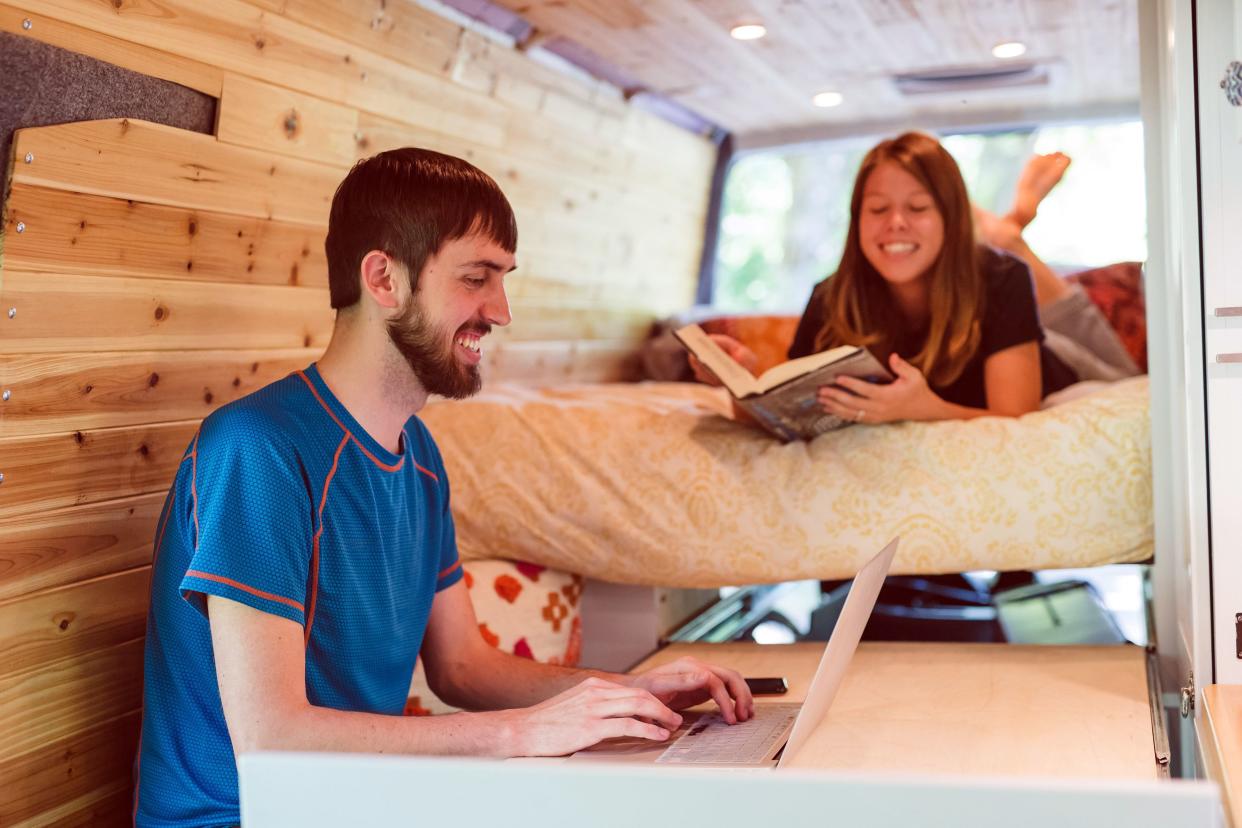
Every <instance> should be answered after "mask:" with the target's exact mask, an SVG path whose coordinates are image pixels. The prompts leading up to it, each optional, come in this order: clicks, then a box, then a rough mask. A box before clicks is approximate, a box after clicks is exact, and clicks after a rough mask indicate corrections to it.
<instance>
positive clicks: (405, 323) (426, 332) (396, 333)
mask: <svg viewBox="0 0 1242 828" xmlns="http://www.w3.org/2000/svg"><path fill="white" fill-rule="evenodd" d="M490 330H491V326H490V325H488V324H487V323H485V322H472V323H468V324H466V325H463V326H462V327H461V328H460V329H458V331H457V333H458V334H460V333H462V332H463V331H473V332H475V333H478V334H480V335H483V334H486V333H487V332H488V331H490ZM388 338H389V339H391V340H392V344H393V345H395V346H396V347H397V351H398V352H400V354H401V356H402V357H404V358H405V361H406V362H408V363H409V365H410V369H411V370H412V371H414V376H416V377H417V378H418V381H419V383H421V384H422V386H423V390H425V391H426V392H427V393H428V394H436V395H438V396H441V397H448V398H449V399H453V400H461V399H465V398H466V397H469V396H471V395H472V394H476V393H478V391H479V389H480V388H481V387H482V386H483V377H482V375H481V374H480V373H479V366H477V365H465V364H463V363H462V362H461V361H460V360H459V359H457V355H456V353H454V349H455V348H456V347H457V345H456V340H457V334H454V335H453V337H451V338H450V337H449V336H447V335H446V331H444V329H442V328H439V327H437V326H436V325H434V324H433V323H432V322H431V321H430V320H429V319H427V316H426V314H424V313H423V310H422V308H420V307H419V306H418V304H417V303H416V302H415V300H414V297H413V296H411V297H410V299H409V301H408V302H407V303H406V307H405V308H404V310H403V311H402V314H401V316H400V317H398V318H396V319H391V320H389V321H388Z"/></svg>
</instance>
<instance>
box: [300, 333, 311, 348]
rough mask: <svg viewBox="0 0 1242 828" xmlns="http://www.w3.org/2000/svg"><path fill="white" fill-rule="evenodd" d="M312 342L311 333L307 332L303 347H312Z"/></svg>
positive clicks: (303, 339)
mask: <svg viewBox="0 0 1242 828" xmlns="http://www.w3.org/2000/svg"><path fill="white" fill-rule="evenodd" d="M310 344H311V337H310V334H307V335H306V336H304V337H302V347H303V348H309V347H310Z"/></svg>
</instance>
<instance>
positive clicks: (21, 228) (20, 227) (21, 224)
mask: <svg viewBox="0 0 1242 828" xmlns="http://www.w3.org/2000/svg"><path fill="white" fill-rule="evenodd" d="M17 232H19V233H25V232H26V222H24V221H19V222H18V223H17Z"/></svg>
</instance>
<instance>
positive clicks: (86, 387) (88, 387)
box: [82, 383, 95, 394]
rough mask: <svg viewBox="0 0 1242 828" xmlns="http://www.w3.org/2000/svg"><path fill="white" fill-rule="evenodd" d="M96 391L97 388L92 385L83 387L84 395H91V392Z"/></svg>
mask: <svg viewBox="0 0 1242 828" xmlns="http://www.w3.org/2000/svg"><path fill="white" fill-rule="evenodd" d="M94 390H95V386H93V385H90V384H89V383H88V384H87V385H85V386H83V387H82V393H83V394H89V393H91V392H92V391H94Z"/></svg>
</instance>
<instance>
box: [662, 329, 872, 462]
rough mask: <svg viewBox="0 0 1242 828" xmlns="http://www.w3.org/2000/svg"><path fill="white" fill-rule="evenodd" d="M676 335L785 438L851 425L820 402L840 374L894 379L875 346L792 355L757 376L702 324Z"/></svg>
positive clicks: (744, 404) (804, 437)
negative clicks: (819, 397) (872, 348)
mask: <svg viewBox="0 0 1242 828" xmlns="http://www.w3.org/2000/svg"><path fill="white" fill-rule="evenodd" d="M673 335H674V336H676V337H677V340H678V341H679V342H681V344H682V345H684V346H685V347H686V350H688V351H690V353H692V354H694V355H695V356H696V357H698V359H699V361H700V362H702V363H703V365H704V366H706V368H707V369H708V370H709V371H711V372H712V373H713V374H715V375H716V378H717V379H719V380H720V381H721V382H722V383H724V387H725V388H726V389H728V391H729V393H730V394H732V395H733V399H734V400H736V401H737V404H738V405H739V406H741V407H742V408H743V409H745V410H746V411H747V413H749V414H750V415H751V416H752V417H754V418H755V420H756V422H758V423H759V424H760V425H762V426H763V427H764V428H766V429H767V430H768V431H770V432H772V433H773V434H775V435H776V436H777V437H779V438H781V439H782V440H785V441H786V442H789V441H792V440H810V439H811V438H812V437H818V436H819V435H820V434H823V433H824V432H826V431H832V430H833V429H837V428H841V427H842V426H847V425H850V421H849V420H842V419H841V418H840V417H837V416H836V415H833V414H828V413H827V412H825V411H824V409H822V408H821V407H820V405H819V403H818V402H817V401H816V399H815V396H816V391H817V390H818V389H819V387H820V386H821V385H832V384H833V383H835V382H836V380H837V377H838V376H841V375H845V376H850V377H858V378H860V379H865V380H868V381H870V382H891V381H892V379H893V375H892V374H890V373H889V372H888V369H886V368H885V367H884V366H883V365H881V364H880V362H879V360H877V359H876V358H875V357H874V356H872V355H871V352H870V351H868V350H867V349H866V348H858V347H855V346H853V345H843V346H841V347H840V348H833V349H831V350H829V351H822V352H820V353H818V354H811V355H810V356H805V357H800V358H799V359H791V360H790V361H789V362H783V363H781V364H780V365H777V366H775V367H774V368H770V369H768V370H767V371H764V372H763V374H762V375H760V376H758V377H756V376H752V375H751V373H750V372H749V371H747V370H746V369H745V368H743V367H742V366H741V365H738V364H737V363H736V362H734V361H733V359H732V358H731V357H730V356H729V355H728V354H726V353H725V352H724V351H723V350H722V349H721V348H720V346H719V345H717V344H716V343H715V342H713V341H712V339H711V337H709V336H708V335H707V333H706V332H704V330H703V329H702V328H700V327H699V326H698V325H687V326H685V327H684V328H678V329H677V330H675V331H673Z"/></svg>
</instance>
